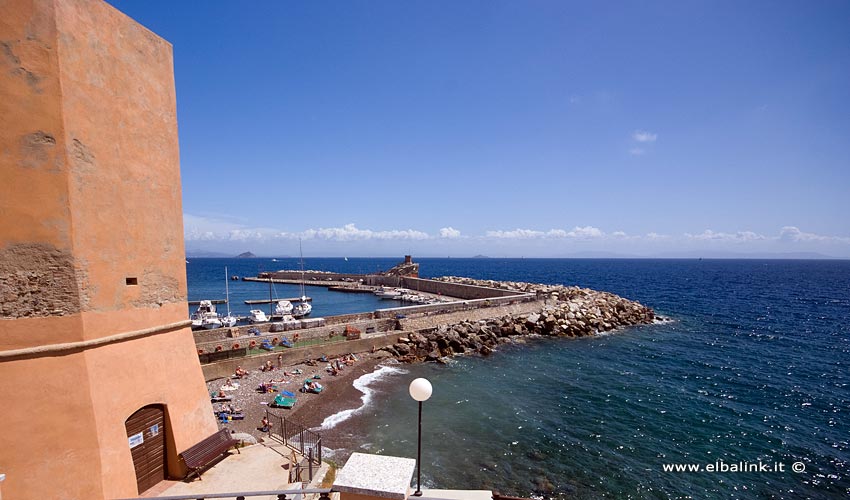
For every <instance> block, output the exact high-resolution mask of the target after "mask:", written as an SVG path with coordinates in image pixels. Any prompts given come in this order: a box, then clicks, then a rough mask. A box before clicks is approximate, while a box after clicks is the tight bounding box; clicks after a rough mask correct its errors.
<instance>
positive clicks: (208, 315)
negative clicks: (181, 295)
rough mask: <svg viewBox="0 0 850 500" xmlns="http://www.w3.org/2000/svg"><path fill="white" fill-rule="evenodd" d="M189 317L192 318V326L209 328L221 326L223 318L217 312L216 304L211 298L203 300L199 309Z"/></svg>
mask: <svg viewBox="0 0 850 500" xmlns="http://www.w3.org/2000/svg"><path fill="white" fill-rule="evenodd" d="M189 319H191V320H192V328H196V329H197V328H206V329H208V330H212V329H213V328H221V318H219V315H218V313H217V312H215V306H214V305H213V303H212V301H211V300H202V301H201V302H200V303H199V304H198V309H196V310H195V312H194V313H192V316H191V317H190V318H189Z"/></svg>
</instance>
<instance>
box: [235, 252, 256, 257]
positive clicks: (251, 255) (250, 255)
mask: <svg viewBox="0 0 850 500" xmlns="http://www.w3.org/2000/svg"><path fill="white" fill-rule="evenodd" d="M236 258H237V259H255V258H257V256H256V255H254V254H252V253H251V252H243V253H240V254H239V255H237V256H236Z"/></svg>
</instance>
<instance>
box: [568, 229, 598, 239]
mask: <svg viewBox="0 0 850 500" xmlns="http://www.w3.org/2000/svg"><path fill="white" fill-rule="evenodd" d="M566 235H567V236H569V237H570V238H582V239H588V238H601V237H603V236H605V233H603V232H602V230H600V229H599V228H596V227H593V226H584V227H578V226H576V227H574V228H573V230H572V231H570V232H568V233H567V234H566Z"/></svg>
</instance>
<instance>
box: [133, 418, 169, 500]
mask: <svg viewBox="0 0 850 500" xmlns="http://www.w3.org/2000/svg"><path fill="white" fill-rule="evenodd" d="M124 425H125V427H126V428H127V441H128V444H129V446H130V453H131V454H132V455H133V466H134V467H135V469H136V483H137V484H138V486H139V493H140V494H141V493H143V492H144V491H147V490H148V489H149V488H150V487H151V486H153V485H155V484H157V483H159V482H160V481H162V480H163V479H165V474H166V470H167V468H166V464H165V457H166V455H165V410H164V408H163V406H162V405H148V406H145V407H143V408H141V409H140V410H138V411H137V412H136V413H134V414H133V415H131V416H130V418H128V419H127V421H126V422H125V423H124Z"/></svg>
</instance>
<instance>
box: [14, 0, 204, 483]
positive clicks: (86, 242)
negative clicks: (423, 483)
mask: <svg viewBox="0 0 850 500" xmlns="http://www.w3.org/2000/svg"><path fill="white" fill-rule="evenodd" d="M0 179H2V182H0V384H2V391H0V394H2V404H3V406H4V407H5V409H4V410H3V412H2V415H3V425H2V426H0V473H3V474H6V480H5V481H4V482H3V483H2V488H3V491H2V492H3V494H4V495H5V496H6V497H7V498H60V497H61V498H75V499H92V498H114V497H122V496H124V497H126V496H134V495H136V494H137V493H139V492H140V491H143V490H145V489H147V488H149V487H150V486H151V485H153V484H156V482H158V481H160V480H161V479H162V478H163V477H165V476H166V475H171V476H180V475H181V474H182V472H183V471H182V470H181V464H180V463H179V462H178V460H177V453H178V452H180V451H182V450H184V449H185V448H188V447H189V446H191V445H193V444H194V443H196V442H197V441H199V440H200V439H203V438H204V437H206V436H208V435H209V434H211V433H213V432H215V431H216V424H215V420H214V417H213V415H212V412H211V410H210V404H209V394H208V393H207V391H206V387H205V385H204V380H203V374H202V372H201V368H200V364H199V362H198V356H197V354H196V351H195V345H194V342H193V339H192V334H191V332H190V330H189V327H188V321H187V320H186V318H187V307H186V271H185V256H184V246H183V225H182V206H181V189H180V168H179V151H178V142H177V119H176V104H175V90H174V74H173V68H172V49H171V45H170V44H168V43H167V42H165V41H164V40H162V39H161V38H159V37H158V36H156V35H155V34H153V33H151V32H150V31H149V30H147V29H145V28H144V27H142V26H141V25H139V24H137V23H136V22H134V21H133V20H132V19H130V18H128V17H127V16H125V15H124V14H122V13H120V12H118V11H117V10H115V9H114V8H113V7H111V6H109V5H107V4H106V3H104V2H102V1H100V0H0Z"/></svg>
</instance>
